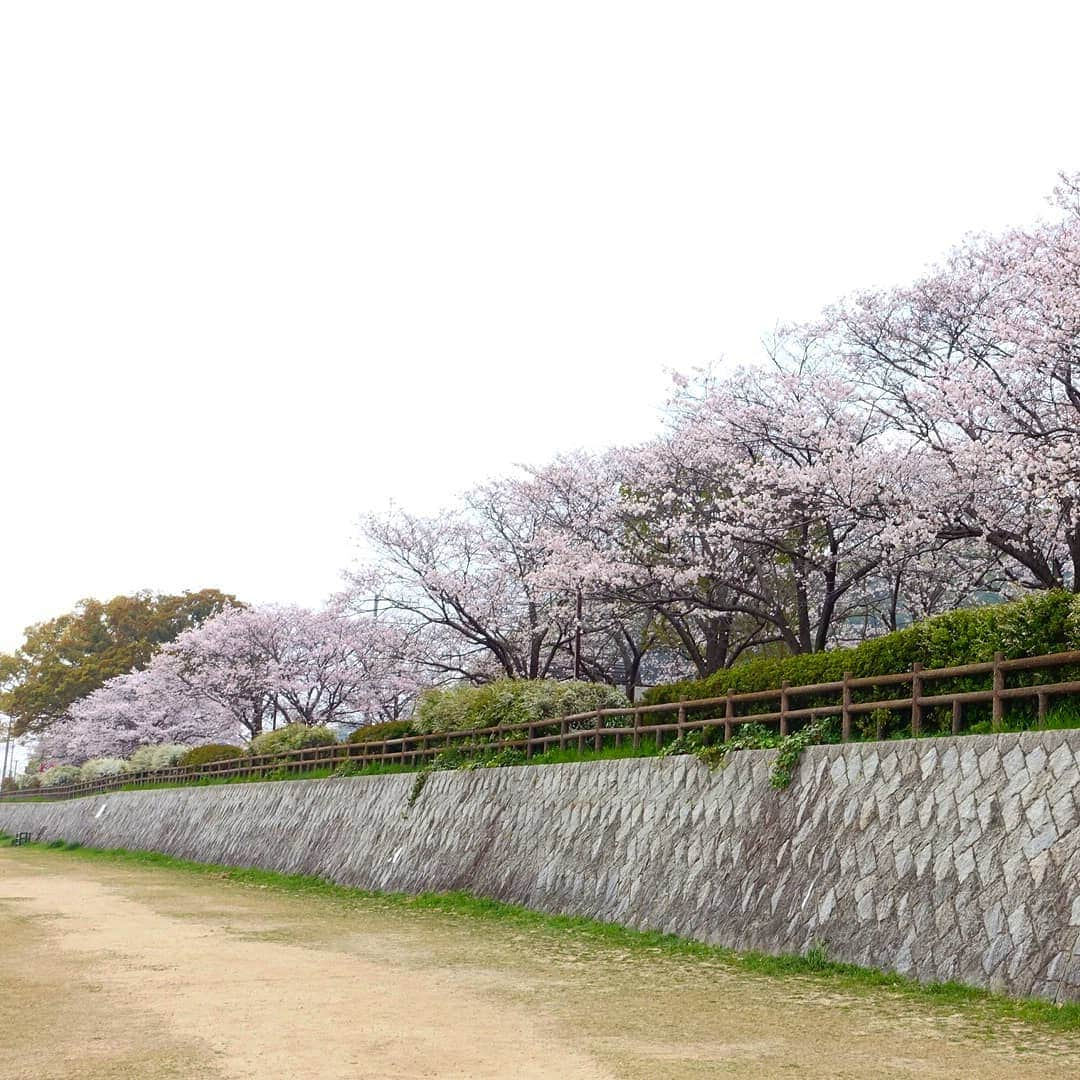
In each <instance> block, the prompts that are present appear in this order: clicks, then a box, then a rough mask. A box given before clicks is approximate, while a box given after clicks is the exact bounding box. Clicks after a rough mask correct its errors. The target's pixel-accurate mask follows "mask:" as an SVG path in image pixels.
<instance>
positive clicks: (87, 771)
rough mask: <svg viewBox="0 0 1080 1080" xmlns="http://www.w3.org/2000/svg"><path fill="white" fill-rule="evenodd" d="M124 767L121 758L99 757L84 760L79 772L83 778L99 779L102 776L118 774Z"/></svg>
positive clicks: (124, 762) (125, 764)
mask: <svg viewBox="0 0 1080 1080" xmlns="http://www.w3.org/2000/svg"><path fill="white" fill-rule="evenodd" d="M126 768H127V762H126V761H125V760H124V759H123V758H110V757H99V758H91V759H90V760H89V761H84V762H83V764H82V765H81V766H80V768H79V773H80V775H81V777H82V779H83V780H99V779H100V778H101V777H103V776H119V775H120V774H121V773H122V772H124V771H126Z"/></svg>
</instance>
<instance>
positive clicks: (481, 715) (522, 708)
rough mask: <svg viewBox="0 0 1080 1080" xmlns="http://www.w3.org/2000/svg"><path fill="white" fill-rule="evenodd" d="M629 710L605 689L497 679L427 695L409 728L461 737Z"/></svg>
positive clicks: (612, 690) (622, 698)
mask: <svg viewBox="0 0 1080 1080" xmlns="http://www.w3.org/2000/svg"><path fill="white" fill-rule="evenodd" d="M629 704H630V703H629V702H628V701H627V699H626V695H625V694H624V693H623V692H622V691H621V690H618V689H617V688H616V687H614V686H608V685H606V684H604V683H584V682H557V681H555V680H554V679H499V680H497V681H496V682H492V683H486V684H485V685H483V686H470V685H467V684H463V685H460V686H453V687H450V688H449V689H445V690H428V691H427V692H426V693H425V694H424V695H423V696H422V697H421V698H420V701H419V703H418V704H417V707H416V715H415V716H414V717H413V725H414V727H415V728H416V731H417V732H418V733H420V734H430V733H432V732H440V731H464V730H468V729H469V728H485V727H495V726H496V725H497V724H530V723H535V722H537V721H540V720H552V719H557V718H558V717H560V716H572V715H573V714H574V713H583V712H592V711H593V710H594V709H617V708H626V707H628V706H629Z"/></svg>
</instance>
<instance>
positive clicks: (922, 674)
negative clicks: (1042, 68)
mask: <svg viewBox="0 0 1080 1080" xmlns="http://www.w3.org/2000/svg"><path fill="white" fill-rule="evenodd" d="M1070 666H1080V651H1076V652H1063V653H1051V654H1049V655H1046V656H1033V657H1024V658H1021V659H1017V660H1006V659H1004V657H1003V656H1002V654H1001V653H997V654H995V656H994V659H993V660H992V661H988V662H986V663H979V664H963V665H960V666H958V667H948V668H934V669H929V670H924V669H923V668H922V666H921V665H920V664H916V665H915V666H914V667H913V668H912V670H911V671H905V672H898V673H894V674H888V675H871V676H866V677H862V678H853V677H852V676H851V675H850V674H847V673H845V675H844V677H843V678H842V679H840V680H838V681H835V682H827V683H814V684H812V685H809V686H790V685H788V684H787V683H784V684H783V685H781V686H779V687H777V688H775V689H772V690H755V691H752V692H749V693H741V694H736V693H733V692H731V691H729V692H728V693H727V694H725V695H724V696H723V697H715V698H697V699H692V700H688V701H678V702H668V703H664V704H661V705H629V706H626V707H624V708H608V709H595V710H593V711H591V712H584V713H576V714H574V715H571V716H561V717H556V718H553V719H549V720H534V721H528V722H522V723H516V724H499V725H497V726H495V727H487V728H469V729H466V730H464V731H447V732H438V733H433V734H428V735H410V736H406V737H403V738H397V739H386V740H382V741H378V742H370V743H338V744H336V745H333V746H316V747H309V748H308V749H306V750H290V751H283V752H281V753H278V754H244V755H243V756H242V757H238V758H229V759H227V760H225V761H215V762H209V763H207V764H203V765H189V766H174V767H172V768H167V769H156V770H153V771H144V772H134V773H121V774H118V775H116V776H103V777H98V778H97V779H94V780H87V781H84V782H81V783H77V784H67V785H63V786H60V785H58V786H56V787H51V788H24V789H19V790H16V791H6V792H3V793H0V799H26V798H34V799H71V798H77V797H79V796H83V795H94V794H98V793H101V792H106V791H113V790H116V789H117V788H133V787H150V786H157V785H160V784H189V783H198V782H199V781H201V780H215V779H248V778H258V777H268V776H273V777H275V778H277V777H285V776H292V775H297V776H299V775H302V774H304V773H307V772H315V771H323V770H327V769H331V770H333V769H337V768H340V767H341V766H344V765H350V766H353V767H354V768H357V769H359V768H364V767H366V766H371V765H398V766H405V767H412V768H419V767H422V766H423V765H424V764H425V763H427V762H429V761H432V760H434V759H435V758H436V757H438V756H439V755H440V754H443V753H446V752H447V751H453V750H459V751H463V752H465V753H477V752H484V753H489V754H495V753H498V752H499V751H500V750H520V751H523V752H524V754H525V757H526V758H532V757H534V756H535V755H537V754H543V753H545V752H547V751H549V750H552V749H554V748H556V747H557V748H558V749H560V750H566V749H576V750H579V751H584V750H587V749H588V750H600V749H602V748H603V747H604V746H612V745H614V746H617V747H618V746H622V745H624V743H625V742H626V741H627V740H629V741H630V742H631V744H632V746H633V747H634V748H635V749H636V748H638V747H640V746H641V744H642V743H643V742H651V743H652V748H653V749H654V750H659V749H661V748H662V747H663V745H664V743H665V740H667V739H668V737H669V736H674V737H676V738H678V737H680V736H683V735H685V734H687V733H688V732H692V731H699V732H702V731H708V732H712V733H713V734H714V735H716V736H718V737H721V738H722V739H723V740H724V741H727V740H728V739H731V738H732V737H733V736H734V734H735V729H736V728H737V727H739V726H740V725H743V724H751V723H752V724H763V725H770V726H775V727H776V728H777V730H778V732H779V734H781V735H787V734H789V733H790V732H791V730H792V723H793V722H795V723H796V724H798V723H799V722H811V721H814V720H822V719H827V718H830V717H839V720H840V738H841V740H842V741H844V742H848V741H850V740H851V738H852V734H853V725H854V724H855V723H857V721H856V718H857V717H862V716H869V715H871V714H876V719H875V724H874V732H873V734H874V737H876V738H879V739H880V738H883V737H884V733H885V726H886V718H885V715H884V714H890V715H891V714H893V713H901V714H907V715H908V716H909V717H910V733H911V736H912V737H913V738H918V737H919V736H920V735H921V734H922V733H923V725H924V719H925V718H926V716H927V713H928V712H929V711H931V710H936V709H942V708H948V709H949V710H950V713H951V720H950V730H951V732H952V734H954V735H959V734H961V733H962V728H963V722H964V709H965V706H969V705H989V706H990V726H991V729H992V730H995V731H996V730H1000V729H1001V727H1002V723H1003V720H1004V715H1005V708H1006V705H1007V704H1009V703H1011V702H1017V701H1025V700H1026V701H1034V702H1035V717H1036V719H1037V721H1038V722H1039V723H1041V722H1043V721H1044V720H1045V718H1046V715H1047V711H1048V708H1049V701H1050V699H1051V698H1052V697H1062V696H1068V695H1078V694H1080V679H1065V680H1061V679H1059V680H1058V681H1053V682H1051V681H1039V679H1040V678H1041V677H1043V676H1047V675H1048V674H1049V673H1051V672H1056V670H1057V669H1059V668H1062V667H1070ZM1014 673H1021V674H1022V675H1024V676H1034V677H1035V680H1036V681H1032V682H1030V683H1026V684H1023V685H1019V686H1008V685H1006V683H1007V681H1008V677H1009V676H1010V675H1012V674H1014ZM1078 674H1080V672H1078ZM980 676H989V683H990V686H989V688H987V689H985V690H954V691H950V692H945V693H937V694H933V693H928V692H927V689H928V684H932V683H935V682H941V681H944V680H950V679H970V678H977V677H980ZM886 687H901V688H903V689H904V690H905V691H906V693H904V695H903V696H902V697H893V698H890V697H878V696H877V695H878V694H880V693H881V690H882V689H883V688H886ZM808 698H812V699H822V698H832V699H834V700H828V701H821V700H817V701H815V702H814V703H813V704H801V705H800V704H798V703H799V702H800V701H803V702H805V701H806V699H808ZM759 706H765V707H764V708H763V709H762V710H761V711H753V710H754V709H755V708H757V707H759ZM721 710H722V711H721ZM748 710H749V711H748ZM717 713H719V715H716V714H717ZM645 718H649V719H650V720H652V721H653V722H649V723H646V722H644V720H645ZM653 718H655V719H653ZM865 733H866V734H869V732H865Z"/></svg>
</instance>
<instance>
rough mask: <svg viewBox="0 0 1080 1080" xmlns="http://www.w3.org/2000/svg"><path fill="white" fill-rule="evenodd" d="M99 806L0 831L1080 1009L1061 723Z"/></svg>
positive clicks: (1069, 793) (28, 812)
mask: <svg viewBox="0 0 1080 1080" xmlns="http://www.w3.org/2000/svg"><path fill="white" fill-rule="evenodd" d="M772 757H773V753H772V752H750V751H744V752H741V753H738V754H735V755H733V756H732V759H731V761H730V763H729V764H728V766H727V767H726V768H724V769H721V770H718V771H715V772H711V771H710V770H709V769H707V768H706V767H705V766H704V765H702V764H701V763H700V762H698V761H697V760H696V759H695V758H691V757H677V758H665V759H659V760H658V759H649V758H641V759H632V760H621V761H607V762H595V763H587V764H573V765H544V766H533V767H519V768H507V769H481V770H476V771H472V772H441V773H434V774H432V775H431V777H430V778H429V780H428V782H427V784H426V786H425V787H424V789H423V791H422V793H421V795H420V797H419V799H418V800H417V802H416V803H415V805H414V806H412V807H409V805H408V798H409V792H410V789H411V788H412V786H413V782H414V777H413V776H412V775H398V776H381V777H358V778H353V779H335V780H312V781H297V782H292V783H284V782H278V783H258V784H237V785H226V786H219V787H204V788H177V789H172V790H162V791H135V792H118V793H114V794H109V795H101V796H95V797H92V798H85V799H79V800H75V801H71V802H63V803H51V804H50V803H0V830H3V831H6V832H9V833H14V832H16V831H21V830H27V831H30V832H31V833H32V834H33V836H34V838H35V839H38V840H49V839H64V840H72V841H79V842H81V843H83V844H85V845H90V846H94V847H126V848H139V849H145V850H153V851H161V852H165V853H168V854H170V855H176V856H181V857H184V858H188V859H196V860H200V861H203V862H212V863H225V864H229V865H234V866H258V867H262V868H265V869H269V870H279V871H285V872H302V873H309V874H318V875H320V876H322V877H326V878H329V879H331V880H333V881H336V882H341V883H344V884H349V885H357V886H361V887H363V888H367V889H379V890H390V891H405V892H421V891H429V890H450V889H462V890H467V891H469V892H472V893H476V894H478V895H482V896H489V897H494V898H497V899H500V900H506V901H512V902H516V903H520V904H526V905H528V906H529V907H532V908H536V909H539V910H542V911H548V912H561V913H567V914H574V915H586V916H591V917H593V918H597V919H603V920H607V921H611V922H618V923H623V924H626V925H628V926H633V927H640V928H649V929H658V930H664V931H670V932H672V933H676V934H681V935H684V936H687V937H691V938H697V939H700V940H702V941H708V942H715V943H718V944H723V945H727V946H731V947H733V948H736V949H760V950H764V951H767V952H770V953H790V952H802V951H804V950H805V949H807V948H808V947H809V946H811V945H814V944H822V945H824V946H825V947H826V949H827V952H828V955H829V956H830V957H832V958H834V959H838V960H846V961H850V962H852V963H856V964H864V965H870V966H873V967H882V968H886V969H892V970H896V971H901V972H905V973H908V974H911V975H913V976H916V977H917V978H919V979H922V980H934V981H936V980H945V979H957V980H960V981H963V982H966V983H970V984H974V985H978V986H987V987H991V988H994V989H999V990H1004V991H1006V992H1009V993H1013V994H1022V995H1037V996H1042V997H1047V998H1051V999H1056V1000H1060V1001H1065V1000H1080V952H1078V936H1080V886H1078V878H1080V828H1078V821H1080V731H1060V732H1038V733H1034V732H1029V733H1025V734H1022V735H986V736H968V737H965V738H961V739H921V740H918V741H907V742H885V743H865V744H856V745H849V746H846V747H841V746H824V747H812V748H810V749H809V750H807V751H806V752H805V754H804V755H803V759H802V762H801V763H800V767H799V770H798V772H797V775H796V778H795V780H794V782H793V783H792V785H791V787H790V788H788V789H787V790H785V791H776V790H774V789H773V788H772V787H770V785H769V782H768V775H769V767H770V762H771V760H772Z"/></svg>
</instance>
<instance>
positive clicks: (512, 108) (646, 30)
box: [0, 0, 1080, 649]
mask: <svg viewBox="0 0 1080 1080" xmlns="http://www.w3.org/2000/svg"><path fill="white" fill-rule="evenodd" d="M1078 40H1080V6H1077V5H1069V4H1065V3H1055V4H1037V3H1030V2H1029V3H1025V4H1023V5H1021V4H1017V3H1009V4H1000V5H997V6H995V5H993V4H988V3H985V2H984V3H970V4H969V3H942V2H940V0H937V2H935V3H933V4H918V3H910V2H908V3H904V4H890V5H885V4H868V3H865V2H863V3H857V4H823V3H812V4H808V3H795V4H776V3H773V4H768V3H755V4H721V3H711V4H689V3H677V2H672V0H667V2H664V3H654V4H634V3H629V2H627V0H622V2H619V3H611V4H601V3H588V2H585V0H575V2H573V3H553V2H551V0H548V2H545V3H543V4H540V3H536V4H529V5H524V4H514V3H506V2H505V0H504V2H501V3H489V4H476V3H465V2H462V0H458V2H455V3H446V2H442V3H408V2H403V0H395V2H393V3H390V2H384V3H379V4H370V3H369V4H364V3H358V2H352V3H343V4H330V3H318V2H314V0H305V2H303V3H299V2H296V3H272V2H268V0H260V2H258V3H239V2H232V3H230V2H227V0H214V2H212V3H200V2H192V0H188V2H186V3H183V4H179V3H175V4H158V3H146V2H145V0H138V2H134V3H109V2H105V0H97V2H95V3H92V4H91V3H86V2H85V0H79V2H76V3H58V2H53V3H48V4H41V3H31V2H23V3H6V4H3V5H2V6H0V103H2V104H0V153H2V155H3V161H2V168H0V207H2V209H0V215H2V216H0V363H2V371H0V400H2V409H0V452H2V458H0V467H2V474H0V475H2V484H0V492H2V500H3V502H2V507H3V509H2V513H0V649H4V648H8V649H10V648H13V647H14V646H15V645H17V644H18V642H19V640H20V639H21V630H22V628H23V627H24V626H25V625H27V624H28V623H30V622H32V621H37V620H40V619H45V618H49V617H51V616H53V615H56V614H59V613H61V612H63V611H66V610H68V609H70V608H71V606H72V605H73V604H74V603H75V602H76V601H77V600H78V599H79V598H80V597H82V596H88V595H94V596H98V597H101V598H106V597H108V596H112V595H115V594H117V593H120V592H129V591H132V590H135V589H139V588H149V589H155V590H161V591H174V590H180V589H184V588H191V589H198V588H202V587H206V586H217V587H220V588H223V589H226V590H229V591H233V592H235V593H236V594H237V595H239V596H240V597H241V598H243V599H245V600H249V601H268V600H279V601H297V602H302V603H317V602H318V601H319V600H320V599H322V598H323V597H324V596H325V595H326V594H327V593H329V592H330V591H332V590H333V589H334V588H335V587H336V585H337V583H338V574H339V572H340V570H341V569H342V567H344V566H345V565H346V564H347V563H348V562H349V560H350V558H351V554H352V540H351V538H352V536H353V534H354V532H355V527H354V522H355V520H356V518H357V516H358V515H359V514H360V513H361V512H362V511H364V510H367V509H378V508H382V507H384V506H385V505H386V504H387V502H388V500H389V499H390V498H394V499H395V500H396V501H398V502H400V503H402V504H405V505H410V506H417V507H421V508H433V507H435V506H437V505H438V504H440V503H443V502H446V501H448V500H449V499H450V498H451V497H452V496H453V494H454V493H455V492H457V491H459V490H461V489H463V488H465V487H467V486H469V485H470V484H471V483H473V482H474V481H478V480H481V479H483V478H484V477H485V476H486V475H489V474H491V473H494V472H498V471H501V470H503V469H505V468H506V467H507V466H508V465H509V464H510V463H512V462H514V461H520V460H542V459H544V458H546V457H548V456H550V455H551V454H553V453H554V452H556V451H557V450H559V449H567V448H570V447H573V446H578V445H582V446H591V447H598V446H602V445H604V444H606V443H611V442H616V441H621V442H633V441H638V440H640V439H642V438H644V437H646V436H647V435H648V434H649V433H650V432H651V431H652V430H654V428H655V426H656V422H657V414H656V407H657V405H658V404H659V403H660V402H661V401H662V399H663V397H664V394H665V391H666V386H667V379H666V376H665V375H664V373H663V368H664V367H665V366H677V367H683V368H686V367H690V366H692V365H696V364H703V363H707V362H709V361H713V360H716V359H718V358H720V357H721V356H726V357H727V358H729V359H730V360H739V359H753V358H754V357H755V355H756V345H755V343H756V342H757V341H758V339H759V337H760V335H761V334H762V333H763V332H766V331H768V329H769V328H770V327H771V326H772V325H773V324H774V322H775V321H776V320H777V319H778V318H786V317H798V316H806V315H810V314H812V313H813V312H814V311H815V310H816V309H817V308H818V307H820V306H821V305H822V304H823V303H826V302H828V301H829V300H831V299H833V298H835V297H836V296H838V295H839V294H842V293H843V292H845V291H848V290H850V289H853V288H857V287H860V286H864V285H872V284H888V283H890V282H893V281H902V280H904V279H906V278H909V277H910V276H911V275H912V274H913V273H915V272H916V271H917V270H918V269H919V267H920V266H921V265H922V264H923V263H924V262H926V261H927V260H929V259H932V258H935V257H937V256H938V255H939V254H941V253H942V252H943V251H944V250H945V249H946V248H947V247H948V246H949V245H950V244H951V243H952V242H953V241H955V240H957V239H959V238H960V236H961V235H962V234H963V233H964V232H966V231H969V230H972V229H981V228H999V227H1002V226H1005V225H1008V224H1012V223H1017V222H1023V221H1026V220H1029V219H1031V218H1032V217H1034V216H1035V215H1037V214H1039V213H1040V212H1042V209H1043V206H1044V204H1043V201H1042V200H1043V198H1044V196H1045V195H1046V194H1047V193H1048V192H1049V190H1050V188H1051V187H1052V186H1053V184H1054V181H1055V174H1056V173H1057V171H1058V170H1060V169H1070V170H1075V169H1080V126H1078V122H1077V116H1078V109H1077V106H1078V104H1080V101H1078V98H1080V92H1078V89H1077V82H1076V70H1077V67H1076V48H1077V44H1076V43H1077V41H1078Z"/></svg>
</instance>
